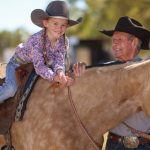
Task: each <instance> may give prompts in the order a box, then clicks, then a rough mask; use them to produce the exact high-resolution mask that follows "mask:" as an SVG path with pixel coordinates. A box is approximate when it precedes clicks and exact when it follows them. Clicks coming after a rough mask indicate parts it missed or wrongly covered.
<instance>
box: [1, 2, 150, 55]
mask: <svg viewBox="0 0 150 150" xmlns="http://www.w3.org/2000/svg"><path fill="white" fill-rule="evenodd" d="M68 2H69V4H70V8H71V14H70V16H71V17H74V18H77V17H80V16H82V17H83V22H82V24H80V25H78V26H77V27H75V28H72V29H71V30H69V32H68V34H69V35H70V36H71V35H76V36H77V37H79V38H80V39H106V40H109V38H107V37H105V36H103V35H102V34H100V33H99V30H100V29H113V28H114V27H115V25H116V22H117V20H118V18H119V17H120V16H126V15H127V16H130V17H133V18H135V19H137V20H138V21H140V22H141V23H142V24H143V25H144V26H145V27H146V28H149V29H150V9H149V7H150V0H93V1H92V0H68ZM30 34H32V33H29V32H28V31H27V30H26V29H22V28H20V29H16V30H15V31H0V52H1V51H2V50H4V49H5V48H7V47H16V46H17V44H18V43H20V42H22V41H24V40H26V38H27V37H28V36H29V35H30Z"/></svg>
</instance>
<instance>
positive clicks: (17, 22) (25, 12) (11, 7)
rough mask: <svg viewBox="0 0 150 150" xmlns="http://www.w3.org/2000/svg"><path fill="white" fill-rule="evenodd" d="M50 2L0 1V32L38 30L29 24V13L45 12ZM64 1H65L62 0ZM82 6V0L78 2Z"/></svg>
mask: <svg viewBox="0 0 150 150" xmlns="http://www.w3.org/2000/svg"><path fill="white" fill-rule="evenodd" d="M50 1H52V0H0V2H1V4H0V31H1V30H10V31H13V30H15V29H17V28H19V27H23V28H25V29H26V30H27V31H29V32H31V33H34V32H37V31H38V30H39V29H40V28H39V27H37V26H36V25H34V24H33V23H32V22H31V18H30V15H31V12H32V10H34V9H37V8H40V9H43V10H45V8H46V6H47V5H48V3H49V2H50ZM64 1H66V0H64ZM78 2H79V6H80V7H81V6H83V0H80V1H78Z"/></svg>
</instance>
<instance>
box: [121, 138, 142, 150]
mask: <svg viewBox="0 0 150 150" xmlns="http://www.w3.org/2000/svg"><path fill="white" fill-rule="evenodd" d="M139 143H140V142H139V139H138V137H137V136H133V135H132V136H124V137H123V144H124V146H125V147H126V148H137V147H138V145H139Z"/></svg>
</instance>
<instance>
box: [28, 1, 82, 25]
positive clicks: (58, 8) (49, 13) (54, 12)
mask: <svg viewBox="0 0 150 150" xmlns="http://www.w3.org/2000/svg"><path fill="white" fill-rule="evenodd" d="M50 17H55V18H63V19H67V20H68V23H69V26H73V25H76V24H78V23H80V22H81V21H82V18H79V19H78V20H76V21H75V20H71V19H70V18H69V9H68V7H67V4H66V3H65V2H64V1H52V2H50V3H49V4H48V6H47V8H46V11H43V10H42V9H35V10H33V11H32V12H31V20H32V22H33V23H34V24H35V25H37V26H39V27H44V26H43V22H42V21H43V20H45V19H48V18H50Z"/></svg>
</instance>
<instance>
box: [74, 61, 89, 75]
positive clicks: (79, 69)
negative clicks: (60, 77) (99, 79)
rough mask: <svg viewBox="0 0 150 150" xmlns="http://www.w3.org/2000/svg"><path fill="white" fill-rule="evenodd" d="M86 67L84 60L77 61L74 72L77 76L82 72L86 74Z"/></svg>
mask: <svg viewBox="0 0 150 150" xmlns="http://www.w3.org/2000/svg"><path fill="white" fill-rule="evenodd" d="M85 67H86V64H85V63H83V62H77V63H76V64H74V66H73V72H74V75H75V77H79V76H81V75H82V74H84V72H85Z"/></svg>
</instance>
